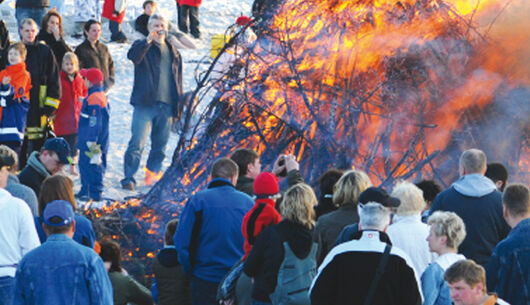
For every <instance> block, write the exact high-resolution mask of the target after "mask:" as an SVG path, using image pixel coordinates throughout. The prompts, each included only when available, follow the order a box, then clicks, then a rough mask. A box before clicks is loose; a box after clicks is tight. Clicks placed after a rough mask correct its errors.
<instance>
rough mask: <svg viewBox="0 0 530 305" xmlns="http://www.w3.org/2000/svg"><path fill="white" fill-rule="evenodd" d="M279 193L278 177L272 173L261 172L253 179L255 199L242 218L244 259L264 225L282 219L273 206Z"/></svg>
mask: <svg viewBox="0 0 530 305" xmlns="http://www.w3.org/2000/svg"><path fill="white" fill-rule="evenodd" d="M279 193H280V186H279V185H278V177H276V175H274V174H273V173H269V172H262V173H260V174H259V175H258V176H257V177H256V179H255V180H254V195H255V196H256V201H255V204H254V206H253V207H252V209H250V211H248V212H247V214H246V215H245V217H244V218H243V228H242V230H243V236H244V237H245V244H244V246H243V249H244V250H245V256H244V257H243V258H244V259H246V257H247V255H248V253H249V252H250V249H252V245H253V244H254V241H256V238H257V237H258V235H259V233H261V231H263V229H265V228H266V227H268V226H271V225H275V224H277V223H279V222H280V221H281V220H282V219H281V216H280V213H278V211H277V210H276V208H275V205H276V201H275V200H276V199H277V198H279Z"/></svg>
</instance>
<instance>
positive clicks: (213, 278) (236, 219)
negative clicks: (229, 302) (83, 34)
mask: <svg viewBox="0 0 530 305" xmlns="http://www.w3.org/2000/svg"><path fill="white" fill-rule="evenodd" d="M253 205H254V201H253V200H252V198H250V196H248V195H247V194H245V193H242V192H240V191H238V190H236V189H235V188H234V186H233V185H232V183H230V181H228V180H226V179H223V178H214V179H212V181H211V182H210V184H208V189H206V190H203V191H200V192H198V193H196V194H195V195H193V196H191V197H190V199H189V200H188V202H187V203H186V206H184V210H182V214H181V216H180V221H179V225H178V227H177V231H176V232H175V236H174V237H173V240H174V241H175V248H176V249H177V252H178V259H179V262H180V263H181V264H182V267H183V269H184V272H185V273H186V274H188V275H193V276H195V277H197V278H199V279H201V280H205V281H209V282H217V283H218V282H220V281H221V280H222V279H223V277H224V276H225V274H226V273H227V272H228V271H229V270H230V268H232V266H233V265H234V264H235V263H237V262H238V261H239V260H240V259H241V257H242V256H243V254H244V251H243V242H244V239H243V233H242V231H241V226H242V224H243V217H244V216H245V214H246V213H247V212H248V211H249V210H250V209H251V208H252V206H253Z"/></svg>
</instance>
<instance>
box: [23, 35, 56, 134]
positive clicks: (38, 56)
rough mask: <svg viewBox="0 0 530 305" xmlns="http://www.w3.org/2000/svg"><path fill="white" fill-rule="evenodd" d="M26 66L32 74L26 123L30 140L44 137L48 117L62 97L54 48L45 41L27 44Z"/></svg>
mask: <svg viewBox="0 0 530 305" xmlns="http://www.w3.org/2000/svg"><path fill="white" fill-rule="evenodd" d="M26 49H27V52H28V53H27V56H26V67H27V69H28V72H29V74H30V75H31V91H30V104H29V111H28V117H27V123H26V135H27V137H28V139H29V140H35V139H42V138H43V137H44V132H45V126H46V124H47V122H46V119H47V117H48V116H50V115H51V114H52V113H53V112H54V111H55V109H57V107H59V102H60V99H61V83H60V80H59V67H58V66H57V61H56V60H55V56H54V55H53V52H52V50H51V49H50V48H49V47H48V46H47V45H45V44H43V43H38V42H35V43H32V44H26Z"/></svg>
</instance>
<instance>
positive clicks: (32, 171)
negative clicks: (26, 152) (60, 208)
mask: <svg viewBox="0 0 530 305" xmlns="http://www.w3.org/2000/svg"><path fill="white" fill-rule="evenodd" d="M48 176H50V173H49V172H48V170H47V169H46V167H44V164H42V163H41V162H40V160H39V152H37V151H34V152H32V153H31V155H30V156H29V159H28V163H27V164H26V167H24V168H23V169H22V171H21V172H20V174H18V179H19V180H20V183H22V184H24V185H26V186H29V187H30V188H31V189H32V190H33V191H34V192H35V195H37V197H39V193H40V186H41V184H42V181H44V179H46V177H48Z"/></svg>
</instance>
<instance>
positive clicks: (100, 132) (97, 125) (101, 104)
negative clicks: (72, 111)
mask: <svg viewBox="0 0 530 305" xmlns="http://www.w3.org/2000/svg"><path fill="white" fill-rule="evenodd" d="M109 112H110V110H109V106H108V101H107V97H106V96H105V92H104V91H103V88H102V87H99V86H98V87H91V88H90V89H88V96H87V97H86V98H85V99H84V100H83V106H82V108H81V113H80V116H79V131H78V136H79V140H78V143H77V148H79V150H81V151H82V152H85V151H87V150H88V147H87V144H86V142H87V141H90V142H95V143H97V144H99V145H101V152H102V153H104V154H106V153H107V150H108V148H109Z"/></svg>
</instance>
